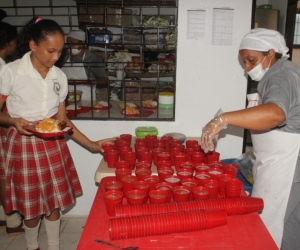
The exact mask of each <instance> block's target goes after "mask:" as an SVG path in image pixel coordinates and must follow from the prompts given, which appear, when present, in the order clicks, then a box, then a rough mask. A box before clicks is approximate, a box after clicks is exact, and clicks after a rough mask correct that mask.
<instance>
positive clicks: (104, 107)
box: [81, 103, 112, 110]
mask: <svg viewBox="0 0 300 250" xmlns="http://www.w3.org/2000/svg"><path fill="white" fill-rule="evenodd" d="M111 107H112V105H111V103H110V104H109V105H108V106H103V108H95V107H94V110H108V109H111ZM81 108H82V107H81Z"/></svg>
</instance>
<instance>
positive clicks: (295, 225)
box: [201, 29, 300, 250]
mask: <svg viewBox="0 0 300 250" xmlns="http://www.w3.org/2000/svg"><path fill="white" fill-rule="evenodd" d="M287 52H288V48H287V47H286V44H285V40H284V37H283V36H282V35H281V34H280V33H279V32H277V31H274V30H268V29H253V30H251V32H250V33H249V34H247V35H246V36H245V37H244V38H243V40H242V41H241V44H240V49H239V56H240V58H241V60H242V61H243V62H244V65H245V70H246V72H247V73H248V75H249V76H250V77H251V78H252V80H255V81H259V84H258V87H257V90H258V93H257V95H256V98H254V99H252V100H253V101H252V102H251V105H250V106H251V107H249V108H247V109H243V110H238V111H234V112H226V113H223V114H220V115H218V116H216V117H215V118H214V119H212V120H211V121H210V122H209V123H208V124H207V125H206V126H205V127H204V128H203V131H202V137H201V142H202V147H203V148H204V150H205V151H209V150H213V149H214V143H213V139H214V138H217V137H218V134H219V132H220V131H221V130H223V129H226V128H227V126H236V127H241V128H245V129H250V130H251V137H252V142H253V153H254V154H255V156H256V161H255V164H254V166H253V178H254V185H253V191H252V196H253V197H260V198H263V200H264V211H263V212H262V214H261V215H260V216H261V218H262V220H263V222H264V223H265V225H266V227H267V228H268V230H269V232H270V233H271V235H272V237H273V239H274V240H275V242H276V244H277V246H278V248H281V249H282V250H289V249H300V237H299V231H300V158H299V149H300V122H299V121H300V69H299V67H298V66H297V65H296V64H294V63H292V62H290V61H288V60H287V59H288V57H289V55H288V54H287ZM255 100H256V101H255Z"/></svg>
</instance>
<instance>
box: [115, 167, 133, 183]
mask: <svg viewBox="0 0 300 250" xmlns="http://www.w3.org/2000/svg"><path fill="white" fill-rule="evenodd" d="M115 175H116V179H117V181H121V179H122V178H123V177H124V176H126V175H131V169H129V168H118V169H117V170H116V171H115Z"/></svg>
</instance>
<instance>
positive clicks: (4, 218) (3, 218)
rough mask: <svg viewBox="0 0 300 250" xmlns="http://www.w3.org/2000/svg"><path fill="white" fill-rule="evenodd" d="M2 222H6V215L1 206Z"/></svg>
mask: <svg viewBox="0 0 300 250" xmlns="http://www.w3.org/2000/svg"><path fill="white" fill-rule="evenodd" d="M0 220H2V221H6V214H5V211H4V208H3V206H2V205H1V206H0Z"/></svg>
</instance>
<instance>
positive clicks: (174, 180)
mask: <svg viewBox="0 0 300 250" xmlns="http://www.w3.org/2000/svg"><path fill="white" fill-rule="evenodd" d="M164 181H165V182H167V183H169V184H170V185H171V186H172V187H175V186H179V185H180V178H179V177H178V176H176V175H169V176H166V177H165V180H164Z"/></svg>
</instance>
